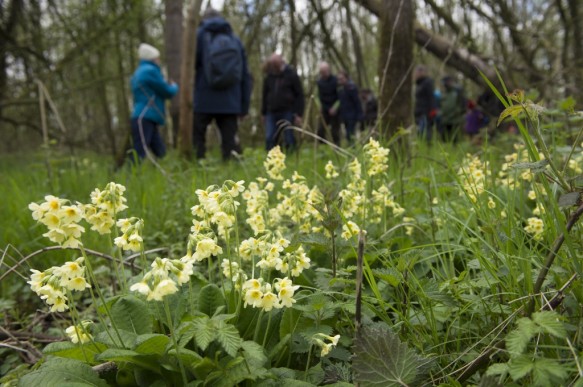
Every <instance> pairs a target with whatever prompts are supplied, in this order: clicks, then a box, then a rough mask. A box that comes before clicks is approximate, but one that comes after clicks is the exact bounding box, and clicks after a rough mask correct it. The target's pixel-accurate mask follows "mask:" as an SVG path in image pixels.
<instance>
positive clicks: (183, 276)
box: [130, 257, 193, 301]
mask: <svg viewBox="0 0 583 387" xmlns="http://www.w3.org/2000/svg"><path fill="white" fill-rule="evenodd" d="M151 267H152V270H150V271H149V272H147V273H146V274H144V277H143V278H142V280H141V281H140V282H138V283H135V284H133V285H132V286H131V287H130V291H132V292H138V293H141V294H143V295H144V296H146V299H147V300H148V301H162V300H163V299H164V297H165V296H167V295H170V294H174V293H176V292H177V291H178V286H179V285H182V284H184V283H187V282H188V281H190V276H191V275H192V273H193V267H192V263H188V262H184V261H182V260H178V259H168V258H160V257H157V258H156V259H155V260H154V262H152V265H151ZM177 285H178V286H177Z"/></svg>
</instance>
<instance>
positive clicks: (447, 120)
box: [441, 75, 466, 143]
mask: <svg viewBox="0 0 583 387" xmlns="http://www.w3.org/2000/svg"><path fill="white" fill-rule="evenodd" d="M441 81H442V83H443V88H444V90H443V93H442V97H441V127H442V132H441V137H442V140H443V141H451V142H453V143H457V141H458V139H459V136H460V135H461V131H462V130H463V127H464V120H465V114H466V98H465V96H464V91H463V89H462V88H461V87H460V86H458V85H457V84H456V81H455V79H454V78H453V77H452V76H449V75H448V76H445V77H443V79H442V80H441Z"/></svg>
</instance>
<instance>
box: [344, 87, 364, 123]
mask: <svg viewBox="0 0 583 387" xmlns="http://www.w3.org/2000/svg"><path fill="white" fill-rule="evenodd" d="M338 99H339V100H340V117H342V119H343V120H350V121H360V120H362V118H363V114H362V102H361V101H360V97H359V95H358V87H356V85H355V84H354V83H353V82H352V81H348V82H347V83H346V85H344V87H341V88H340V90H339V91H338Z"/></svg>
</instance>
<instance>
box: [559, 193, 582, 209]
mask: <svg viewBox="0 0 583 387" xmlns="http://www.w3.org/2000/svg"><path fill="white" fill-rule="evenodd" d="M580 200H581V192H569V193H566V194H563V195H561V196H559V207H571V206H576V205H577V204H579V201H580Z"/></svg>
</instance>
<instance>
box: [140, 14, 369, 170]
mask: <svg viewBox="0 0 583 387" xmlns="http://www.w3.org/2000/svg"><path fill="white" fill-rule="evenodd" d="M196 47H197V49H196V61H195V63H196V64H195V66H196V72H195V73H196V79H195V88H194V121H193V143H194V147H195V149H196V156H197V158H199V159H200V158H204V157H205V154H206V132H207V127H208V126H209V125H210V124H211V123H212V121H214V122H215V123H216V125H217V127H218V129H219V131H220V135H221V151H222V156H223V159H229V158H230V157H231V156H232V154H233V153H234V152H236V153H240V152H241V147H240V143H239V138H238V135H237V133H238V125H239V122H240V120H242V119H243V118H244V117H245V116H247V114H248V112H249V104H250V98H251V89H252V78H251V75H250V73H249V70H248V64H247V58H246V54H245V49H244V47H243V45H242V44H241V41H240V40H239V39H238V38H237V37H236V36H235V35H234V33H233V30H232V28H231V26H230V24H229V23H228V22H227V21H226V20H225V19H224V18H223V17H222V16H221V14H220V13H219V12H218V11H216V10H214V9H212V8H210V9H208V10H207V11H206V12H205V13H204V15H203V19H202V22H201V24H200V27H199V28H198V31H197V46H196ZM138 56H139V58H140V63H139V65H138V68H137V70H136V71H135V73H134V75H133V77H132V79H131V89H132V93H133V97H134V109H133V113H132V119H131V127H132V139H133V148H134V150H135V153H136V155H137V156H138V157H139V158H140V159H142V158H144V157H145V156H146V152H148V150H149V151H151V152H152V153H153V154H154V155H155V156H157V157H163V156H164V155H165V153H166V148H165V144H164V141H163V139H162V137H161V135H160V132H159V131H158V126H160V125H164V121H165V109H164V105H165V104H164V100H166V99H170V98H172V97H174V96H175V95H176V94H177V93H178V85H177V84H176V83H174V82H173V81H169V82H168V81H166V80H165V79H164V76H163V75H162V71H161V69H160V52H159V51H158V50H157V49H156V48H155V47H153V46H150V45H148V44H145V43H142V44H141V45H140V47H139V49H138ZM264 74H265V77H264V80H263V93H262V104H261V115H262V121H263V124H264V126H265V147H266V149H267V150H269V149H271V148H273V147H274V146H275V145H277V144H279V143H282V144H283V145H284V146H285V147H286V148H292V149H293V148H294V147H295V146H296V139H295V138H296V136H295V133H294V129H293V125H296V126H301V124H302V119H303V115H304V108H305V100H304V90H303V86H302V82H301V80H300V78H299V76H298V74H297V72H296V70H295V69H294V68H293V67H292V66H291V65H289V64H287V63H286V62H285V61H284V59H283V57H282V56H281V55H280V54H273V55H271V56H270V57H269V58H268V59H267V60H266V62H265V66H264ZM317 85H318V95H319V103H320V109H321V115H320V121H321V122H320V125H319V128H318V133H317V134H318V136H319V137H321V139H322V140H325V139H326V137H327V136H326V133H327V132H330V134H331V137H332V141H333V143H334V144H336V145H337V146H340V144H341V134H340V133H341V125H343V126H344V128H345V132H346V140H347V141H348V142H349V143H350V142H351V141H352V140H353V137H354V134H355V131H356V127H357V124H358V123H362V125H363V126H365V127H366V126H367V125H371V124H372V123H373V122H374V121H375V119H376V109H377V108H376V99H375V98H374V95H373V94H372V92H371V91H370V90H363V91H362V93H359V91H358V88H357V86H356V85H355V84H354V82H352V81H351V79H350V77H349V75H348V73H347V72H346V71H339V72H338V74H337V75H334V74H332V71H331V68H330V65H329V64H328V63H326V62H322V63H321V64H320V66H319V78H318V81H317Z"/></svg>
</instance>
